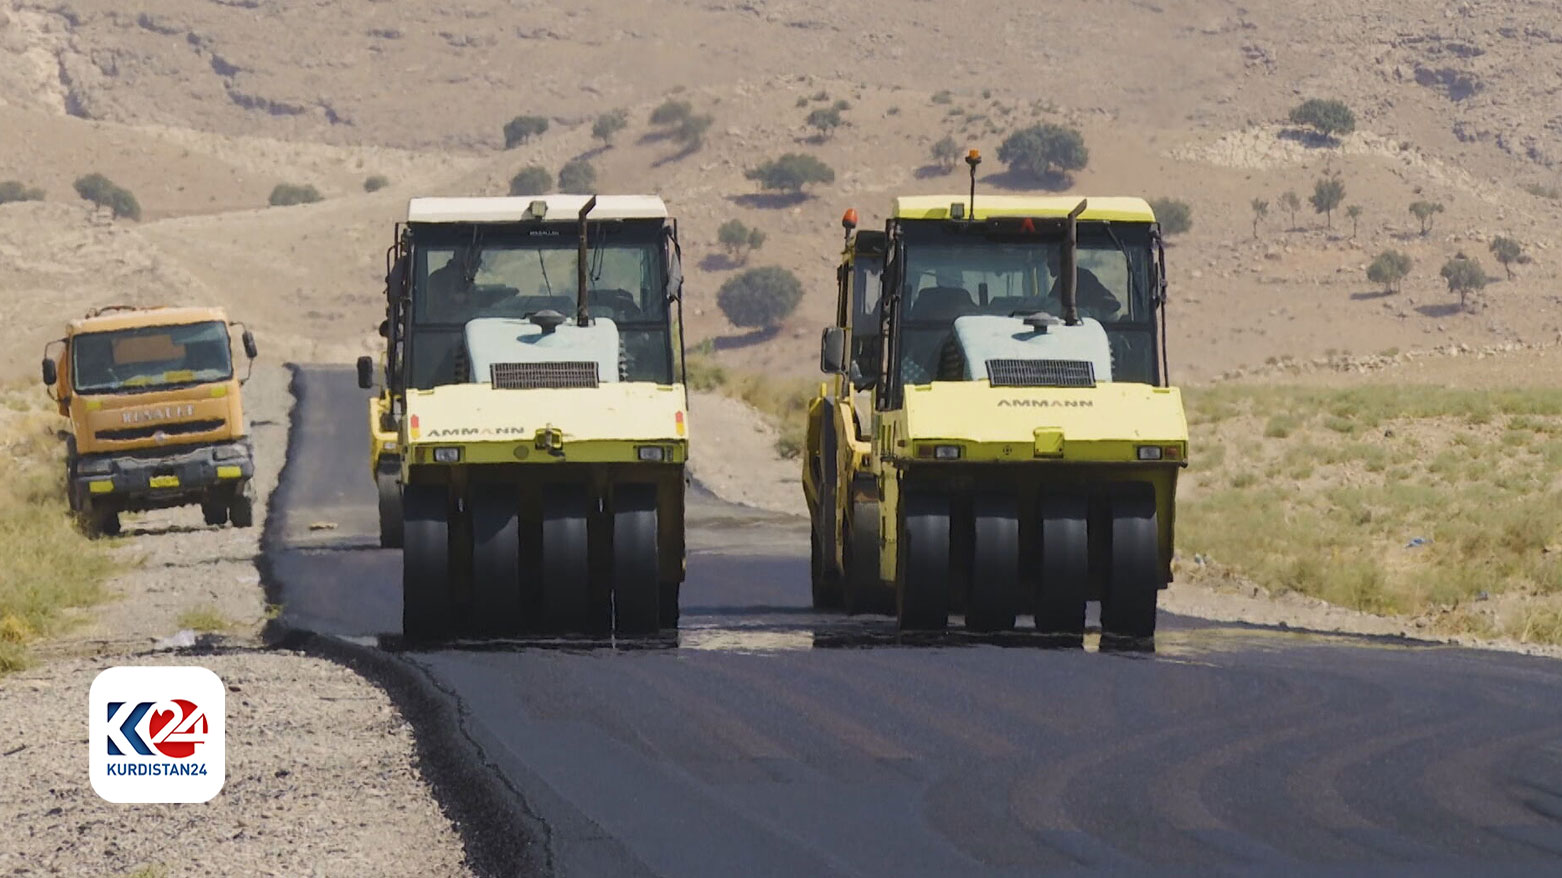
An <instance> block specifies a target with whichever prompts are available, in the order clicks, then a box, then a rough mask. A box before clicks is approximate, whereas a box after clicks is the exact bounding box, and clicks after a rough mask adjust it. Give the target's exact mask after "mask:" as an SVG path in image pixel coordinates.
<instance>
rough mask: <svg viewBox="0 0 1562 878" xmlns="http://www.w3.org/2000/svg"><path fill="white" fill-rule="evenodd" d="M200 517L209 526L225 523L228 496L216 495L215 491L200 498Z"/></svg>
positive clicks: (218, 525) (226, 521) (226, 520)
mask: <svg viewBox="0 0 1562 878" xmlns="http://www.w3.org/2000/svg"><path fill="white" fill-rule="evenodd" d="M201 518H202V520H204V521H205V522H206V523H207V524H208V525H209V526H211V527H222V526H223V525H225V524H227V523H228V498H226V497H221V496H218V495H217V492H215V491H213V492H211V493H210V494H207V495H206V496H205V497H203V498H201Z"/></svg>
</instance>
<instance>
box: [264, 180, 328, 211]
mask: <svg viewBox="0 0 1562 878" xmlns="http://www.w3.org/2000/svg"><path fill="white" fill-rule="evenodd" d="M320 200H322V196H321V195H320V190H318V189H316V188H315V187H314V186H313V185H312V184H309V183H305V184H303V185H302V186H300V185H299V184H297V183H278V184H277V185H276V186H275V187H273V188H272V190H271V198H269V199H268V203H269V204H270V205H271V206H272V207H291V206H293V205H295V204H314V203H315V202H316V201H320Z"/></svg>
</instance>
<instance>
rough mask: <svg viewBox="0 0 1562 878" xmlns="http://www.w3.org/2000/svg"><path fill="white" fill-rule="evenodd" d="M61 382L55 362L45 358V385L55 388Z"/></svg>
mask: <svg viewBox="0 0 1562 878" xmlns="http://www.w3.org/2000/svg"><path fill="white" fill-rule="evenodd" d="M59 380H60V373H59V370H58V368H57V367H56V366H55V365H54V361H53V360H51V359H49V358H48V357H45V358H44V360H43V383H44V384H47V385H48V386H50V387H53V386H54V385H55V384H56V383H57V382H58V381H59Z"/></svg>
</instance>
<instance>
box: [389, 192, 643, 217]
mask: <svg viewBox="0 0 1562 878" xmlns="http://www.w3.org/2000/svg"><path fill="white" fill-rule="evenodd" d="M588 198H590V196H589V195H538V196H535V197H526V196H520V197H508V198H414V199H412V201H410V202H409V203H408V204H407V222H409V223H515V222H522V221H525V220H528V219H531V217H529V216H527V213H526V212H527V209H528V208H529V207H531V204H532V202H534V201H541V202H543V203H545V204H547V206H548V210H547V213H546V214H545V215H544V217H543V220H544V222H570V223H572V222H575V221H576V218H577V217H578V216H579V215H580V209H581V208H582V207H585V206H586V200H587V199H588ZM666 218H667V205H666V204H665V203H664V202H663V201H662V199H661V198H660V197H659V196H656V195H598V196H597V206H596V207H595V208H593V209H592V211H591V216H590V219H593V220H624V219H666Z"/></svg>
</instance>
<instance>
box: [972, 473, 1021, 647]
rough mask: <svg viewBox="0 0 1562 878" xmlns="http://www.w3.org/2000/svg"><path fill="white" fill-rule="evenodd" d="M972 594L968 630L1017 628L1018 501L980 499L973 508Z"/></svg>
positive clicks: (997, 497) (988, 496)
mask: <svg viewBox="0 0 1562 878" xmlns="http://www.w3.org/2000/svg"><path fill="white" fill-rule="evenodd" d="M972 513H973V514H972V524H973V534H972V536H973V539H972V543H973V545H972V547H971V549H972V551H971V590H970V598H969V599H968V601H967V605H966V611H965V627H966V628H969V629H970V630H972V631H1008V630H1010V629H1012V628H1013V627H1014V616H1015V613H1016V612H1017V611H1018V605H1019V590H1020V517H1019V514H1018V512H1017V511H1016V504H1015V499H1014V498H1013V497H1006V496H1003V495H1001V494H981V495H978V496H977V497H976V498H975V500H974V502H973V504H972Z"/></svg>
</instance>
